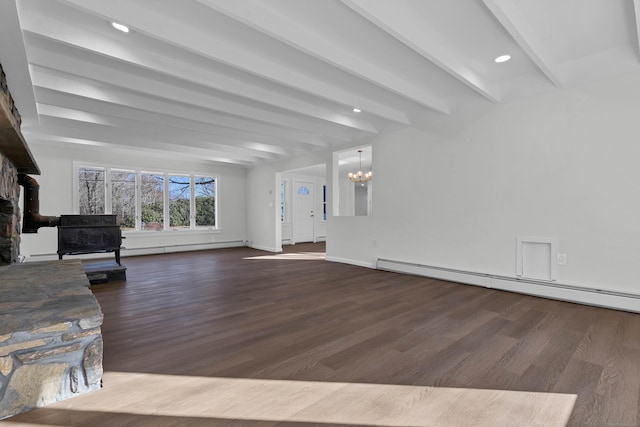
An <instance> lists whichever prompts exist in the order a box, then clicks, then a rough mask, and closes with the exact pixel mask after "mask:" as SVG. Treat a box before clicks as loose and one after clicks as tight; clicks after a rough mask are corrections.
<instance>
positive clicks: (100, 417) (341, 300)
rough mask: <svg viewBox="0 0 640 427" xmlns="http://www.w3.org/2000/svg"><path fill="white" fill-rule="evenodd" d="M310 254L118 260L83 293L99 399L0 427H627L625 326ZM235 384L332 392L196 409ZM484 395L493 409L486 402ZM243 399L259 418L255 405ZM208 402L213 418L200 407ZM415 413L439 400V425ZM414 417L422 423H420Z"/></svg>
mask: <svg viewBox="0 0 640 427" xmlns="http://www.w3.org/2000/svg"><path fill="white" fill-rule="evenodd" d="M323 251H324V245H323V244H303V245H295V246H290V247H286V248H285V253H284V254H267V253H265V252H260V251H256V250H252V249H249V248H233V249H221V250H213V251H201V252H191V253H181V254H170V255H157V256H144V257H131V258H125V259H124V260H123V263H124V264H125V265H126V266H127V282H126V283H125V282H120V283H108V284H101V285H94V286H93V287H92V289H93V291H94V293H95V295H96V297H97V298H98V300H99V302H100V304H101V307H102V310H103V312H104V314H105V321H104V325H103V337H104V347H105V350H104V351H105V353H104V368H105V372H106V373H105V387H104V389H102V390H100V391H98V392H95V393H90V394H87V395H84V396H80V397H77V398H74V399H70V400H67V401H65V402H60V403H57V404H54V405H51V406H48V407H46V408H41V409H38V410H35V411H32V412H30V413H27V414H22V415H19V416H16V417H13V418H10V419H9V420H5V421H4V422H0V426H1V425H5V424H7V425H9V424H14V425H21V426H25V425H40V426H41V425H74V426H76V425H78V426H79V425H91V426H102V425H104V426H108V425H136V426H137V425H150V426H151V425H153V426H169V425H172V426H173V425H229V426H238V425H251V426H254V425H255V426H272V425H286V426H291V425H302V426H310V425H323V426H327V425H389V426H390V425H404V426H408V425H412V426H413V425H443V426H447V425H451V426H458V425H465V426H468V425H492V426H493V425H505V426H508V425H513V426H516V425H517V426H520V425H544V426H547V425H564V424H565V422H564V421H562V419H563V418H562V417H563V416H564V417H565V420H566V415H567V414H565V415H562V410H563V409H562V408H563V407H564V408H566V407H567V406H566V405H569V406H568V407H569V410H570V412H571V414H570V416H569V419H568V421H567V423H566V424H567V425H569V426H640V315H638V314H633V313H625V312H619V311H614V310H608V309H601V308H595V307H587V306H582V305H577V304H571V303H565V302H559V301H553V300H547V299H542V298H536V297H531V296H525V295H519V294H514V293H508V292H502V291H497V290H492V289H485V288H479V287H474V286H468V285H460V284H455V283H450V282H444V281H439V280H434V279H428V278H421V277H415V276H408V275H401V274H396V273H390V272H382V271H375V270H371V269H366V268H360V267H355V266H350V265H344V264H338V263H331V262H326V261H323V260H321V255H319V253H321V252H323ZM240 379H246V380H247V381H261V382H260V383H256V384H253V386H252V387H249V388H248V389H247V390H255V389H256V387H257V388H258V389H259V388H260V387H265V385H264V384H269V386H270V387H271V386H273V385H274V384H275V385H278V386H279V385H280V384H285V383H286V384H297V386H303V389H304V390H308V389H309V387H310V389H311V390H316V389H314V387H320V388H322V387H329V388H331V387H335V385H336V384H338V385H340V387H339V388H340V390H341V391H340V392H338V391H335V392H336V393H338V394H334V395H333V398H332V399H330V400H329V402H333V403H332V405H333V406H327V405H326V403H327V400H322V397H323V395H322V392H320V391H319V392H318V393H320V394H319V395H316V394H314V393H310V394H308V396H316V397H317V399H315V400H313V399H312V401H311V403H309V404H308V405H307V406H306V407H305V408H306V409H304V410H302V409H300V411H299V412H298V415H297V416H298V418H296V417H295V416H291V414H288V413H287V411H286V410H285V408H290V405H288V404H287V402H290V401H291V399H292V397H291V395H289V397H284V396H286V394H285V395H283V397H282V399H285V404H284V405H283V406H282V407H281V408H280V409H279V412H280V413H281V414H282V417H281V418H277V417H276V418H273V417H271V418H270V416H266V415H264V413H261V414H262V415H255V414H254V416H253V418H252V416H251V415H250V413H253V412H251V411H250V412H245V413H244V414H245V415H242V414H239V413H237V412H233V410H231V409H229V407H227V406H224V405H229V404H230V403H229V400H228V399H226V400H225V402H226V403H224V405H223V403H221V402H220V401H216V403H215V404H214V403H211V402H212V401H211V396H212V395H214V394H216V392H215V391H210V390H218V391H219V390H223V389H225V390H226V389H229V387H231V389H233V387H232V386H231V384H236V382H237V381H239V380H240ZM187 380H189V381H187ZM269 380H272V381H269ZM145 384H146V386H145ZM169 384H170V385H169ZM243 384H244V383H243ZM304 385H307V386H308V387H307V388H306V389H305V388H304ZM345 385H347V386H349V387H350V388H345V387H344V386H345ZM402 386H405V387H406V388H402ZM216 387H218V388H216ZM220 387H222V388H220ZM234 387H235V386H234ZM367 387H374V388H373V389H372V391H371V393H373V394H372V395H371V396H372V397H371V399H372V400H370V401H369V403H370V402H376V405H373V406H371V405H369V406H367V407H364V409H362V411H360V413H359V414H360V415H358V413H354V414H352V415H353V418H350V419H345V418H340V417H341V416H342V415H339V414H341V413H342V412H340V411H339V410H338V409H339V408H340V407H341V405H342V406H345V408H343V409H344V410H347V409H348V408H347V407H348V406H349V402H351V403H353V404H354V405H355V404H356V403H354V402H356V401H355V400H350V399H353V398H354V396H355V395H359V396H362V391H361V390H364V389H366V388H367ZM397 387H401V388H400V389H398V388H397ZM110 390H113V392H110ZM233 390H235V389H233ZM247 390H245V391H235V392H234V393H236V394H235V396H236V397H237V398H239V399H240V398H242V397H247V396H251V393H250V391H247ZM289 390H290V389H289ZM304 390H297V391H295V392H293V395H295V396H300V395H305V393H306V392H305V391H304ZM322 390H325V389H322ZM353 390H357V391H353ZM398 390H403V392H405V391H406V393H407V395H406V396H405V395H402V396H403V397H397V399H400V400H399V401H402V402H405V403H404V404H405V405H408V406H406V411H405V418H402V417H395V418H393V417H391V418H388V419H387V418H384V414H385V413H387V414H392V413H393V414H395V412H393V411H394V410H395V409H394V408H396V406H394V405H393V404H392V403H390V402H392V401H393V399H392V397H393V396H399V395H398V393H399V391H398ZM325 392H326V390H325ZM342 392H344V393H345V394H344V395H343V394H340V393H342ZM498 392H499V393H502V394H500V396H502V397H500V399H502V400H495V399H497V398H495V397H491V398H488V397H487V396H489V395H488V394H486V393H498ZM522 392H525V393H522ZM99 393H102V394H100V395H99ZM202 393H204V395H203V394H202ZM438 393H439V394H438ZM450 393H453V394H450ZM456 393H457V394H456ZM483 393H484V394H483ZM277 395H278V394H277V393H275V396H277ZM92 396H97V397H92ZM203 396H208V397H206V398H204V397H203ZM385 396H387V397H388V398H389V399H392V400H385ZM389 396H391V397H389ZM411 396H413V397H411ZM415 396H421V397H419V398H416V397H415ZM425 396H430V398H431V397H432V396H437V399H440V400H438V401H434V400H429V401H427V400H421V399H425ZM452 396H457V398H454V397H452ZM491 396H493V395H491ZM523 396H525V398H524V399H522V397H523ZM272 397H273V394H272ZM318 399H319V400H318ZM403 399H404V400H403ZM574 400H575V402H574ZM522 401H524V402H528V403H531V404H533V405H534V406H532V407H535V408H538V410H535V411H533V412H535V413H537V415H539V416H543V415H544V414H547V413H551V412H553V410H555V409H558V408H560V409H558V413H559V414H560V415H558V417H557V418H555V419H554V420H550V419H546V421H541V420H545V418H536V417H535V415H536V414H533V413H529V412H526V410H525V409H523V408H524V406H522V405H523V403H522ZM153 402H155V403H153ZM172 402H173V403H175V404H174V405H172ZM245 402H246V405H244V406H246V407H248V408H252V411H254V412H255V411H258V409H256V408H259V405H258V404H257V403H256V400H255V399H253V400H252V399H248V400H245ZM406 402H412V404H407V403H406ZM416 402H417V403H416ZM447 402H448V403H447ZM496 402H499V403H496ZM554 402H555V403H556V404H557V406H558V408H554V407H553V405H552V403H554ZM145 403H146V404H147V405H155V406H152V407H149V406H147V407H146V409H145ZM280 403H282V402H280ZM574 403H575V404H574ZM262 404H263V406H264V405H266V406H269V405H271V407H272V408H273V407H275V408H278V407H277V406H274V405H275V403H270V404H267V403H264V402H263V403H262ZM220 405H223V406H224V407H225V408H226V409H225V411H227V412H224V411H222V412H215V411H214V412H211V411H213V409H212V407H213V406H215V408H218V409H220V408H221V406H220ZM256 405H257V406H256ZM385 405H387V406H385ZM429 405H436V406H437V405H440V406H438V407H439V408H440V411H441V413H440V415H438V416H436V415H437V414H438V411H437V410H435V409H434V408H435V407H434V406H429ZM501 405H502V406H501ZM505 405H506V406H505ZM536 405H538V406H536ZM562 405H564V406H562ZM571 405H573V407H572V408H571ZM254 406H256V407H255V408H254ZM356 406H357V405H356ZM427 407H428V408H431V410H430V411H429V412H430V415H429V414H422V413H421V412H419V411H421V410H424V408H427ZM330 408H333V409H330ZM376 408H377V409H378V411H379V416H378V417H377V418H376V417H373V418H372V416H371V414H372V413H374V412H372V411H374V409H376ZM385 408H386V409H387V411H386V412H385ZM540 408H546V409H544V410H542V409H540ZM529 409H531V408H529ZM208 411H209V412H208ZM304 411H306V412H304ZM416 411H418V412H416ZM465 411H466V413H467V416H468V417H467V418H465ZM492 411H493V412H492ZM356 412H357V411H356ZM303 413H306V414H307V415H308V416H307V417H306V418H305V417H303V416H302V415H300V414H303ZM218 414H227V415H225V416H221V415H218ZM229 414H231V415H229ZM248 414H249V415H248ZM309 414H311V415H309ZM314 414H315V415H314ZM323 414H324V415H323ZM416 414H422V415H416ZM479 414H485V415H484V417H485V418H482V416H480V415H479ZM487 414H489V415H487ZM500 414H501V415H500ZM523 414H525V415H526V417H525V418H524V419H525V420H528V421H529V422H528V423H527V422H526V421H522V419H521V420H518V418H517V417H518V416H522V415H523ZM285 415H287V416H285ZM312 415H313V416H312ZM498 415H500V416H501V417H502V421H500V420H498V418H495V419H492V418H491V417H498ZM430 416H431V418H429V417H430ZM412 417H413V418H412ZM469 417H471V418H469ZM487 417H488V418H487ZM505 417H510V420H509V419H506V420H505ZM376 419H377V420H379V423H377V424H376V422H375V420H376ZM558 420H560V421H558ZM516 421H517V423H514V422H516ZM521 421H522V422H524V424H523V423H521ZM500 422H503V423H502V424H500ZM554 423H555V424H554Z"/></svg>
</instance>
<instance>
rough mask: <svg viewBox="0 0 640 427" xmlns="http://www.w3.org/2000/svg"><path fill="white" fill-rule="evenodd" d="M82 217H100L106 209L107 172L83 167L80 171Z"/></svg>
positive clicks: (79, 184) (79, 186) (79, 185)
mask: <svg viewBox="0 0 640 427" xmlns="http://www.w3.org/2000/svg"><path fill="white" fill-rule="evenodd" d="M78 189H79V192H80V194H79V196H80V197H79V201H80V215H99V214H103V213H104V208H105V171H104V169H102V168H89V167H81V168H80V169H79V170H78Z"/></svg>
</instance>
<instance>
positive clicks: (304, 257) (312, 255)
mask: <svg viewBox="0 0 640 427" xmlns="http://www.w3.org/2000/svg"><path fill="white" fill-rule="evenodd" d="M326 255H327V254H326V253H325V252H295V253H287V254H273V255H259V256H250V257H246V258H243V259H274V260H292V261H316V260H324V259H325V257H326Z"/></svg>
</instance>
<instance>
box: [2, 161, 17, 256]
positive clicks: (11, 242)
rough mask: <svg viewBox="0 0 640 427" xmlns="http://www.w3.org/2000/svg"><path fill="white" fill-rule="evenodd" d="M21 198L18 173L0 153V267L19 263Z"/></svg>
mask: <svg viewBox="0 0 640 427" xmlns="http://www.w3.org/2000/svg"><path fill="white" fill-rule="evenodd" d="M19 197H20V186H19V184H18V171H17V169H16V167H15V166H14V165H13V163H11V161H10V160H9V159H8V158H7V157H5V156H4V155H3V154H2V153H0V265H5V264H11V263H15V262H17V261H18V255H19V254H20V208H19Z"/></svg>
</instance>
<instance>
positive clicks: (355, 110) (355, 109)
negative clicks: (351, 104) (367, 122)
mask: <svg viewBox="0 0 640 427" xmlns="http://www.w3.org/2000/svg"><path fill="white" fill-rule="evenodd" d="M353 112H354V113H360V112H362V110H361V109H359V108H354V109H353Z"/></svg>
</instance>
